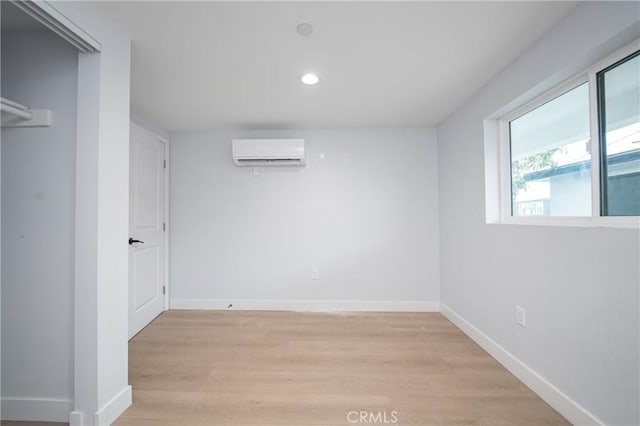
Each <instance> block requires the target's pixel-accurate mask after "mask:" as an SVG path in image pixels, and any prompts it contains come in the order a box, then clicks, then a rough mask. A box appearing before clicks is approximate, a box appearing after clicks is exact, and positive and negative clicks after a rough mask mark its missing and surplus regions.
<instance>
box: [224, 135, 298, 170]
mask: <svg viewBox="0 0 640 426" xmlns="http://www.w3.org/2000/svg"><path fill="white" fill-rule="evenodd" d="M232 152H233V162H234V163H235V164H236V165H238V166H304V159H305V158H304V139H234V140H233V141H232Z"/></svg>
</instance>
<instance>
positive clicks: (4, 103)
mask: <svg viewBox="0 0 640 426" xmlns="http://www.w3.org/2000/svg"><path fill="white" fill-rule="evenodd" d="M0 110H1V111H2V127H48V126H51V123H52V121H53V120H52V114H51V110H49V109H30V108H29V107H26V106H24V105H22V104H19V103H18V102H14V101H11V100H9V99H5V98H0Z"/></svg>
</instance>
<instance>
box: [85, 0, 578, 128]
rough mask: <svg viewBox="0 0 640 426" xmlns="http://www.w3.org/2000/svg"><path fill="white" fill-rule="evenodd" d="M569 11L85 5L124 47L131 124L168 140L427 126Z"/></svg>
mask: <svg viewBox="0 0 640 426" xmlns="http://www.w3.org/2000/svg"><path fill="white" fill-rule="evenodd" d="M575 4H576V3H568V2H166V1H162V2H160V1H147V2H98V3H96V5H97V7H98V8H99V9H100V10H102V11H103V12H104V13H105V14H107V15H109V16H110V17H112V18H113V19H114V20H115V21H116V22H117V23H118V24H119V25H120V26H121V27H122V28H123V29H124V30H125V31H127V32H128V33H129V34H130V35H131V37H132V39H133V59H132V83H131V84H132V110H133V112H134V113H135V114H138V115H140V116H142V117H144V118H146V119H148V120H152V121H154V122H156V123H157V124H159V125H162V126H164V127H165V128H167V129H169V130H174V131H182V130H200V129H230V128H234V129H287V128H340V127H417V126H432V125H436V124H438V123H439V122H440V121H442V120H443V119H445V118H446V117H447V116H448V115H449V114H450V113H452V112H453V111H455V109H456V108H457V107H459V106H460V105H462V104H463V103H464V102H465V101H466V100H468V99H469V98H470V97H471V96H472V95H473V94H474V93H475V92H476V91H478V90H479V89H480V88H481V87H482V86H483V85H485V84H486V83H487V82H488V81H489V80H490V79H491V77H493V76H494V75H496V73H498V72H499V71H500V70H501V69H503V68H504V67H505V66H506V65H508V64H509V63H510V62H511V61H513V60H514V59H515V58H516V57H517V56H518V55H519V54H520V53H522V52H523V50H524V49H525V48H526V47H527V46H529V45H530V44H531V43H532V42H534V41H535V40H536V39H537V38H538V37H540V36H541V35H542V34H543V33H544V32H546V31H547V30H548V29H549V28H550V27H552V26H553V25H554V24H555V23H556V22H558V21H559V20H560V19H561V18H562V17H563V16H565V15H566V14H567V13H568V12H569V11H570V10H571V9H572V8H573V7H574V6H575ZM301 22H308V23H311V24H312V25H313V26H314V32H313V34H312V35H310V36H308V37H302V36H300V35H298V34H297V33H296V25H297V24H299V23H301ZM308 71H314V72H316V73H317V74H318V75H319V76H320V79H321V80H320V83H319V84H318V85H317V86H314V87H308V86H303V85H301V84H300V83H299V81H298V80H297V77H298V76H299V75H300V74H302V73H305V72H308Z"/></svg>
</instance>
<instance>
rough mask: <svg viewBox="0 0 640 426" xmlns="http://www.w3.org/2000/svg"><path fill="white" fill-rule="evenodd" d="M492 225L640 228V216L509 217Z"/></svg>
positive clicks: (491, 223)
mask: <svg viewBox="0 0 640 426" xmlns="http://www.w3.org/2000/svg"><path fill="white" fill-rule="evenodd" d="M487 223H488V224H490V225H533V226H570V227H582V228H626V229H637V230H640V217H639V216H608V217H605V216H598V217H549V216H544V217H541V216H538V217H508V218H503V219H501V220H499V221H497V222H487Z"/></svg>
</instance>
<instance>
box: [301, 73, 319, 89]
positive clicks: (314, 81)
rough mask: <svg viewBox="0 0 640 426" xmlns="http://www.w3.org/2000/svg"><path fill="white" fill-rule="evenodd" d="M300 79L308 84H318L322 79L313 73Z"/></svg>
mask: <svg viewBox="0 0 640 426" xmlns="http://www.w3.org/2000/svg"><path fill="white" fill-rule="evenodd" d="M300 81H301V82H302V84H306V85H307V86H313V85H314V84H317V83H318V82H319V81H320V79H319V78H318V76H317V75H315V74H313V73H308V74H305V75H303V76H301V77H300Z"/></svg>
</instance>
